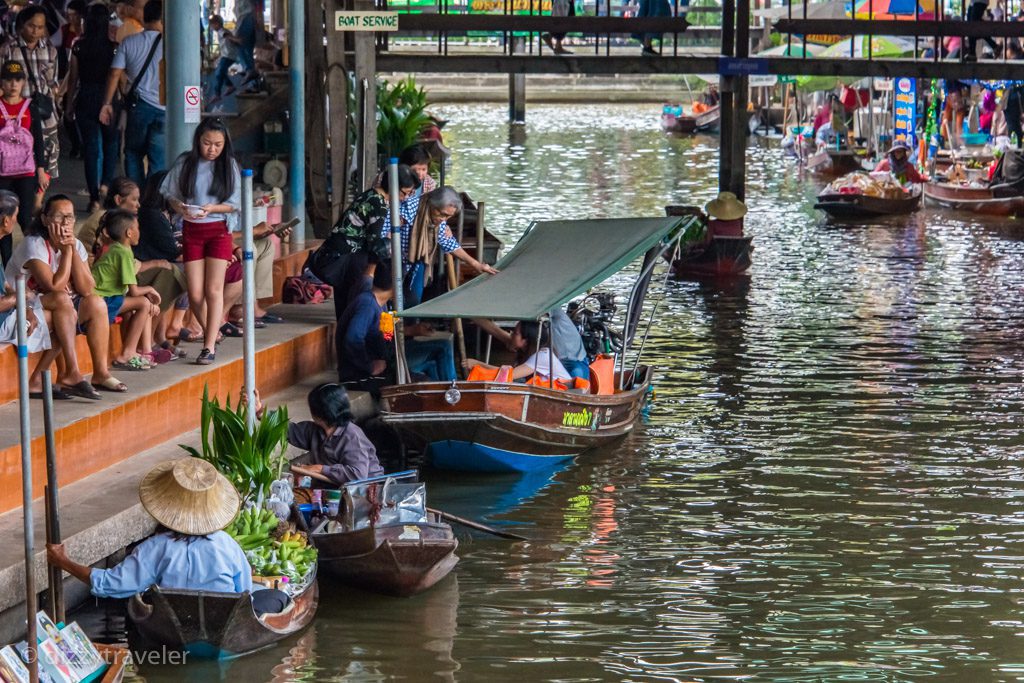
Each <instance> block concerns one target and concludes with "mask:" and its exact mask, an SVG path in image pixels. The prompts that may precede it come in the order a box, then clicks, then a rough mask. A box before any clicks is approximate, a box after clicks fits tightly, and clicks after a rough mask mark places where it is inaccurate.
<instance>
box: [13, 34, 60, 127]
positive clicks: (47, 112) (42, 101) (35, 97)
mask: <svg viewBox="0 0 1024 683" xmlns="http://www.w3.org/2000/svg"><path fill="white" fill-rule="evenodd" d="M19 48H20V49H21V56H22V59H24V60H25V71H27V72H28V81H29V84H31V86H32V103H31V104H30V105H29V111H30V112H31V113H32V118H33V119H34V120H36V121H38V122H39V124H40V125H42V124H43V122H44V121H47V120H48V119H49V118H50V117H51V116H53V114H54V111H55V108H54V105H53V95H52V94H50V95H45V94H43V93H42V92H41V91H40V90H39V84H38V83H37V82H36V74H35V72H34V71H33V70H32V67H31V66H30V64H31V62H29V59H28V52H26V51H25V46H24V45H20V46H19Z"/></svg>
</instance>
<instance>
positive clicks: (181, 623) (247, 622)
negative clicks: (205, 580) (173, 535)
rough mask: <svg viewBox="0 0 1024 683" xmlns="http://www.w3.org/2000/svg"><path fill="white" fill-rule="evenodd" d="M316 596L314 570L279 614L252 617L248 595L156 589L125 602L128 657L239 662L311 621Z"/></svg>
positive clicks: (250, 601) (250, 598)
mask: <svg viewBox="0 0 1024 683" xmlns="http://www.w3.org/2000/svg"><path fill="white" fill-rule="evenodd" d="M318 601H319V593H318V588H317V582H316V570H315V569H314V570H313V571H312V576H311V577H310V579H309V581H308V583H307V585H306V587H305V588H304V589H303V590H302V591H301V592H300V593H299V594H298V595H296V596H294V597H293V598H292V601H291V603H289V605H288V607H287V608H286V609H285V610H284V611H283V612H278V613H275V614H263V615H259V616H257V615H256V613H255V612H254V611H253V608H252V595H251V594H250V593H242V594H240V595H239V594H236V593H206V592H202V591H183V590H161V589H160V588H158V587H156V586H154V587H152V588H150V589H149V590H148V591H146V592H145V593H143V594H136V595H134V596H133V597H132V598H130V599H129V600H128V644H129V646H130V647H131V649H132V651H133V652H149V651H154V650H155V651H167V650H171V651H178V652H186V653H188V654H189V655H191V656H193V657H199V658H209V659H230V658H233V657H239V656H241V655H244V654H248V653H250V652H254V651H256V650H260V649H262V648H265V647H267V646H269V645H273V644H274V643H276V642H278V641H279V640H283V639H284V638H287V637H288V636H290V635H293V634H295V633H298V632H299V631H301V630H302V629H304V628H305V627H306V626H308V625H309V623H310V622H311V621H312V620H313V616H314V615H315V614H316V608H317V603H318Z"/></svg>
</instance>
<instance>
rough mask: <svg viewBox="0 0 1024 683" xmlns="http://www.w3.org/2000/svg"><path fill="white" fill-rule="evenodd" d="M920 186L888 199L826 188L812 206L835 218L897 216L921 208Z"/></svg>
mask: <svg viewBox="0 0 1024 683" xmlns="http://www.w3.org/2000/svg"><path fill="white" fill-rule="evenodd" d="M921 197H922V192H921V186H920V185H915V186H914V188H913V190H912V191H910V192H908V193H906V196H905V197H899V198H895V199H888V198H885V197H872V196H871V195H866V194H841V193H839V192H829V191H828V189H827V188H826V189H825V190H824V191H823V192H822V193H821V194H819V195H818V201H817V203H815V205H814V208H816V209H818V210H820V211H824V212H825V213H827V214H828V215H830V216H834V217H836V218H860V217H869V216H899V215H905V214H909V213H913V212H914V211H917V210H918V209H920V208H921Z"/></svg>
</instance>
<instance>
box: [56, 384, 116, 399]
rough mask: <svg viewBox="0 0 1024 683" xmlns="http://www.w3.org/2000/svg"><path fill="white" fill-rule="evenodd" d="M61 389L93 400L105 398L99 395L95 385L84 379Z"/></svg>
mask: <svg viewBox="0 0 1024 683" xmlns="http://www.w3.org/2000/svg"><path fill="white" fill-rule="evenodd" d="M126 390H127V388H126ZM61 391H63V392H64V393H66V394H68V395H69V396H78V397H80V398H88V399H91V400H93V401H98V400H100V399H101V398H103V397H102V396H100V395H99V392H97V391H96V389H95V388H93V386H92V385H91V384H89V383H88V382H86V381H85V380H84V379H83V380H82V381H81V382H79V383H78V384H70V385H68V384H65V385H64V386H62V387H61Z"/></svg>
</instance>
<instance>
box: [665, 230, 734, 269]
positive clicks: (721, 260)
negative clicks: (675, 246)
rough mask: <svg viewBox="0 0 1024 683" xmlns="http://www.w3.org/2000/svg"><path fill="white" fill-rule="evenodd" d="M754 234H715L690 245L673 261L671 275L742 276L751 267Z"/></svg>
mask: <svg viewBox="0 0 1024 683" xmlns="http://www.w3.org/2000/svg"><path fill="white" fill-rule="evenodd" d="M753 239H754V238H753V237H751V236H750V235H741V236H739V237H733V236H729V235H716V236H714V237H712V238H711V239H710V240H707V241H706V242H701V243H699V244H692V245H688V246H686V247H683V249H682V250H681V252H680V255H679V258H677V259H676V260H675V261H673V262H672V275H674V276H675V277H677V278H684V277H727V276H730V275H742V274H743V273H745V272H747V270H749V269H750V264H751V258H750V253H751V252H752V251H753V250H754V246H753V244H752V242H753Z"/></svg>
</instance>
